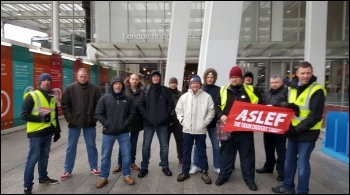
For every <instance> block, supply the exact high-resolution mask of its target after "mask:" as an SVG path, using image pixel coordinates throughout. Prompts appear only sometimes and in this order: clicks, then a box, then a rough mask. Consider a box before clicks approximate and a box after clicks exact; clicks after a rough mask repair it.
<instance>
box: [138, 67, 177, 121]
mask: <svg viewBox="0 0 350 195" xmlns="http://www.w3.org/2000/svg"><path fill="white" fill-rule="evenodd" d="M155 74H157V75H159V76H161V74H160V72H159V71H157V70H153V71H152V72H151V75H150V76H151V78H150V79H151V84H149V85H148V86H147V87H146V88H145V90H143V91H142V92H141V95H140V99H139V102H138V108H139V110H140V112H141V114H142V116H143V118H144V126H154V127H156V126H160V125H168V123H169V116H170V114H171V112H172V110H173V108H174V100H173V98H172V95H171V92H170V90H169V88H167V87H165V86H162V85H160V83H161V80H159V83H152V76H153V75H155Z"/></svg>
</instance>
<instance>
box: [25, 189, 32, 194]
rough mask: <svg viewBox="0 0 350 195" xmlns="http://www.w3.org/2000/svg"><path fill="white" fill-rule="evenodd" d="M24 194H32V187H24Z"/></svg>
mask: <svg viewBox="0 0 350 195" xmlns="http://www.w3.org/2000/svg"><path fill="white" fill-rule="evenodd" d="M24 194H32V188H29V187H24Z"/></svg>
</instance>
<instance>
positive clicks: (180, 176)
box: [177, 173, 190, 182]
mask: <svg viewBox="0 0 350 195" xmlns="http://www.w3.org/2000/svg"><path fill="white" fill-rule="evenodd" d="M188 178H190V174H185V173H181V174H180V175H179V176H177V181H180V182H181V181H185V180H186V179H188Z"/></svg>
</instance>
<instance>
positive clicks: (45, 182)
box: [39, 176, 58, 185]
mask: <svg viewBox="0 0 350 195" xmlns="http://www.w3.org/2000/svg"><path fill="white" fill-rule="evenodd" d="M39 183H41V184H52V185H53V184H58V181H57V180H55V179H50V178H49V177H48V176H46V178H45V179H43V180H41V181H39Z"/></svg>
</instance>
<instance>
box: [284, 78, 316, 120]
mask: <svg viewBox="0 0 350 195" xmlns="http://www.w3.org/2000/svg"><path fill="white" fill-rule="evenodd" d="M315 86H316V82H314V83H312V84H311V85H310V86H309V87H308V88H309V91H308V92H307V95H306V101H304V105H303V106H299V110H300V111H301V110H310V99H311V95H310V93H311V91H312V89H313V88H314V87H315ZM295 90H296V89H295ZM288 93H289V92H288ZM288 95H289V94H288ZM297 99H298V98H297V97H295V101H296V100H297ZM293 119H295V120H300V121H301V120H304V119H306V117H300V116H299V117H297V116H295V115H294V117H293Z"/></svg>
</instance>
